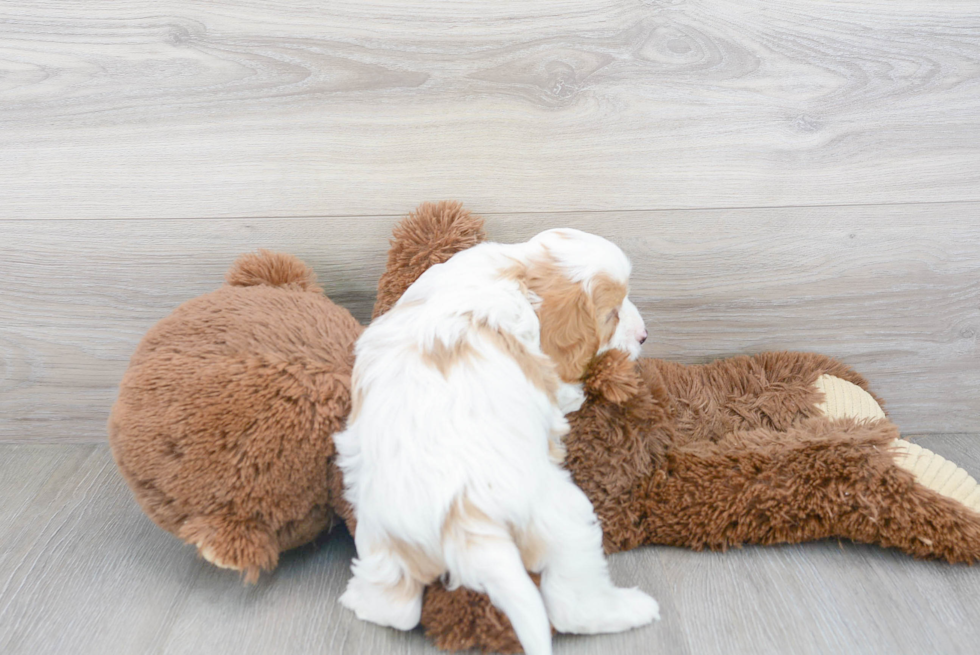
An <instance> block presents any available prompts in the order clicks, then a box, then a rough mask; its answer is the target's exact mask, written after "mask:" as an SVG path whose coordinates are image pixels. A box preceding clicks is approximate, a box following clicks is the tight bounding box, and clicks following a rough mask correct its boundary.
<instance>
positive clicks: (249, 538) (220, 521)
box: [177, 515, 279, 583]
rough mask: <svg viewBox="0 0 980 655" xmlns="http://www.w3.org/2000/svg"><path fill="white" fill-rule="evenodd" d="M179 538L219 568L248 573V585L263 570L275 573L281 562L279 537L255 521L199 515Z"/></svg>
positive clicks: (181, 531)
mask: <svg viewBox="0 0 980 655" xmlns="http://www.w3.org/2000/svg"><path fill="white" fill-rule="evenodd" d="M177 536H178V537H180V538H181V539H183V540H184V541H185V542H186V543H188V544H192V545H194V546H196V547H197V552H198V553H199V554H200V555H201V557H203V558H204V559H206V560H207V561H208V562H211V563H212V564H214V565H215V566H217V567H219V568H223V569H231V570H234V571H239V572H241V573H244V574H245V581H246V582H247V583H254V582H256V581H257V580H258V579H259V571H260V570H263V571H271V570H272V569H274V568H276V564H277V563H278V561H279V544H278V542H277V540H276V538H275V536H274V535H273V534H272V533H271V532H270V530H269V529H268V528H266V527H265V526H263V525H260V524H259V523H258V522H256V521H254V520H237V519H235V518H229V517H222V516H215V515H210V516H197V517H194V518H191V519H188V520H187V521H186V522H184V524H183V525H182V526H181V528H180V530H179V532H178V533H177Z"/></svg>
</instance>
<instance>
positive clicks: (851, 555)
mask: <svg viewBox="0 0 980 655" xmlns="http://www.w3.org/2000/svg"><path fill="white" fill-rule="evenodd" d="M919 443H921V444H922V445H924V446H926V447H928V448H930V449H933V450H935V451H937V452H939V453H941V454H943V455H944V456H946V457H949V458H951V459H952V460H953V461H956V462H958V463H960V464H961V465H963V466H965V467H967V468H969V469H970V470H971V471H972V472H973V473H974V474H977V473H980V469H978V468H977V466H980V435H976V434H970V435H944V436H934V437H929V438H923V439H921V440H920V441H919ZM0 497H3V498H4V499H5V500H4V502H3V503H0V652H3V653H5V654H9V655H55V654H60V653H67V652H70V653H72V654H73V655H102V654H103V653H113V654H118V655H129V654H133V655H144V654H146V653H155V654H159V655H190V654H192V653H209V654H210V655H225V654H228V655H231V654H233V655H252V654H255V655H277V654H279V653H283V654H285V653H331V654H334V653H336V654H338V655H357V654H360V653H378V654H382V653H383V654H384V655H391V654H405V655H418V654H421V653H437V652H439V651H436V650H435V649H434V648H433V647H432V646H431V644H430V642H428V640H426V639H425V638H424V636H423V635H422V634H421V632H420V631H419V630H415V631H413V632H408V633H402V632H397V631H395V630H390V629H385V628H379V627H377V626H374V625H370V624H367V623H364V622H361V621H358V620H357V619H355V618H354V616H353V615H352V614H351V613H350V612H349V611H347V610H345V609H344V608H342V607H341V606H340V605H339V603H338V602H337V598H338V596H339V595H340V593H341V592H342V590H343V588H344V586H345V585H346V582H347V579H348V577H349V575H350V573H349V565H350V560H351V557H353V555H354V547H353V543H352V540H351V539H350V537H349V536H348V535H347V534H346V532H343V531H342V530H341V531H338V532H337V533H335V534H334V535H324V536H322V537H321V538H320V539H319V540H318V542H317V543H315V544H313V545H311V546H307V547H304V548H302V549H299V550H298V551H295V552H292V553H289V554H287V555H285V556H284V557H283V558H282V560H281V563H280V566H279V568H278V569H277V570H276V571H275V573H273V574H272V575H268V576H264V577H263V578H262V579H261V580H260V581H259V583H258V584H257V585H256V586H253V587H247V586H244V585H242V584H241V582H240V581H239V579H238V578H237V577H236V576H235V575H234V574H232V573H229V572H227V571H222V570H219V569H216V568H214V567H212V566H210V565H209V564H207V563H205V562H204V561H203V560H201V559H199V558H197V557H196V555H195V553H194V550H193V549H192V548H190V547H188V546H184V545H183V544H181V543H180V542H179V541H178V540H177V539H175V538H174V537H172V536H170V535H169V534H166V533H165V532H163V531H162V530H160V529H158V528H157V527H156V526H154V525H153V524H152V523H151V522H150V521H149V519H147V518H146V517H145V516H144V515H143V514H142V513H141V512H140V510H139V508H138V507H137V505H136V503H135V501H134V500H133V498H132V496H131V495H130V493H129V490H128V489H127V488H126V486H125V484H124V483H123V481H122V479H121V478H120V476H119V474H118V473H117V471H116V470H115V467H114V466H113V463H112V458H111V456H110V454H109V451H108V448H107V447H106V446H104V445H84V446H80V445H46V446H36V445H35V446H28V445H21V446H17V445H9V444H8V445H0ZM610 566H611V570H612V574H613V577H614V579H615V580H616V582H617V583H618V584H620V585H638V586H640V587H641V588H642V589H644V590H646V591H648V592H650V593H652V594H653V595H654V596H655V597H656V598H657V600H658V601H660V604H661V611H662V616H663V619H662V620H661V621H660V622H659V623H657V624H655V625H653V626H651V627H648V628H643V629H640V630H636V631H633V632H629V633H623V634H616V635H602V636H596V637H582V636H572V635H560V636H559V637H557V638H556V640H555V652H556V653H557V654H558V655H573V654H575V655H599V654H600V653H672V654H673V653H698V654H706V655H713V654H719V655H739V654H743V653H744V654H750V655H756V654H759V653H762V654H768V653H774V654H775V653H789V652H792V653H800V654H803V655H807V654H810V653H828V652H845V653H882V654H888V655H902V654H904V653H909V654H912V653H914V654H916V655H918V654H920V653H966V652H972V651H973V646H974V645H975V644H976V643H977V640H978V639H980V624H978V623H977V621H976V616H977V613H978V612H980V597H978V595H977V593H976V590H977V588H978V585H980V569H978V568H977V567H965V566H950V565H946V564H939V563H934V562H918V561H915V560H913V559H911V558H909V557H907V556H905V555H903V554H901V553H897V552H894V551H888V550H883V549H879V548H875V547H865V546H858V545H854V544H851V543H849V542H848V543H841V544H838V543H837V542H817V543H810V544H803V545H801V546H786V547H767V548H746V549H744V550H735V551H730V552H728V553H694V552H690V551H687V550H682V549H674V548H664V547H648V548H641V549H638V550H635V551H632V552H629V553H621V554H617V555H614V556H612V557H611V558H610Z"/></svg>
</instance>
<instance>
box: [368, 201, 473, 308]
mask: <svg viewBox="0 0 980 655" xmlns="http://www.w3.org/2000/svg"><path fill="white" fill-rule="evenodd" d="M486 238H487V235H486V233H485V232H484V231H483V219H482V218H479V217H477V216H472V215H470V212H469V211H467V210H466V209H464V208H463V204H462V203H460V202H454V201H442V202H439V203H431V202H425V203H422V204H421V205H419V206H418V207H417V208H416V209H415V211H414V212H412V213H411V214H409V215H408V216H407V217H406V218H404V219H403V220H402V221H401V222H400V223H398V225H396V226H395V229H394V230H393V231H392V234H391V247H390V248H389V249H388V265H387V266H386V267H385V272H384V274H383V275H382V276H381V279H380V280H379V281H378V299H377V301H376V302H375V304H374V313H373V314H372V315H371V318H377V317H379V316H381V315H382V314H384V313H385V312H387V311H388V310H389V309H391V307H392V305H394V304H395V303H396V302H398V299H399V298H401V296H402V294H403V293H405V289H407V288H408V287H409V286H411V284H412V283H413V282H415V280H417V279H418V278H419V276H420V275H422V273H424V272H425V271H426V269H428V268H429V267H430V266H433V265H435V264H441V263H442V262H444V261H446V260H448V259H449V258H450V257H452V256H453V255H455V254H456V253H457V252H459V251H461V250H466V249H467V248H472V247H473V246H475V245H476V244H478V243H480V242H481V241H485V240H486Z"/></svg>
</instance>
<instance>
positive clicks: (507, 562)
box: [444, 523, 551, 655]
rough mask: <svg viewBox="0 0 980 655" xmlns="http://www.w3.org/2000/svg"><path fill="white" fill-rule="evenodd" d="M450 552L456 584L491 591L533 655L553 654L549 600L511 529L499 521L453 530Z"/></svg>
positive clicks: (448, 557) (452, 578)
mask: <svg viewBox="0 0 980 655" xmlns="http://www.w3.org/2000/svg"><path fill="white" fill-rule="evenodd" d="M444 548H445V550H444V552H445V556H446V563H447V565H448V567H449V573H450V582H451V585H450V588H454V587H455V586H456V585H460V584H461V585H463V586H465V587H469V588H470V589H473V590H475V591H479V592H483V593H486V594H487V595H488V596H489V597H490V602H492V603H493V604H494V605H496V606H497V607H498V608H500V610H501V611H503V613H504V614H506V615H507V618H508V619H510V623H511V625H512V626H513V627H514V632H516V633H517V638H518V639H519V640H520V642H521V647H522V648H523V649H524V652H525V653H527V655H551V624H550V623H549V622H548V615H547V613H546V612H545V607H544V601H542V599H541V594H540V593H539V592H538V588H537V587H535V586H534V583H533V582H532V581H531V578H530V576H528V574H527V571H526V570H525V568H524V563H523V562H522V561H521V554H520V551H518V549H517V546H516V545H515V544H514V542H513V540H512V538H511V536H510V534H509V532H508V531H507V530H506V529H504V528H503V527H501V526H498V525H495V524H492V523H491V524H484V525H480V526H478V527H477V526H471V528H459V529H455V530H452V531H450V532H449V533H448V534H447V535H446V538H445V542H444Z"/></svg>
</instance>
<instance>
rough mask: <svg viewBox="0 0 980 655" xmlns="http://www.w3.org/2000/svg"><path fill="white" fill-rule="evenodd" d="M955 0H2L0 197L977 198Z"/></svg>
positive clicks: (699, 201) (233, 212)
mask: <svg viewBox="0 0 980 655" xmlns="http://www.w3.org/2000/svg"><path fill="white" fill-rule="evenodd" d="M978 25H980V5H977V3H976V2H971V1H968V0H935V1H933V2H929V3H921V2H916V1H915V0H864V1H862V2H849V3H840V2H834V1H831V0H818V1H813V0H792V1H790V2H783V3H772V2H768V1H766V0H734V1H732V0H700V1H699V0H691V1H678V2H673V1H667V0H663V1H661V0H647V1H633V0H561V1H556V2H547V3H530V2H525V1H524V0H502V1H499V2H493V3H473V2H462V1H449V2H437V3H433V2H420V1H417V0H416V1H410V2H405V1H403V0H370V1H369V2H362V1H361V0H336V1H332V2H329V3H325V2H315V1H313V0H263V1H262V2H258V1H255V0H215V1H213V2H208V3H200V2H190V1H189V0H93V1H90V2H85V3H64V2H56V1H55V0H7V1H6V2H4V3H3V6H2V7H0V99H2V102H0V199H2V200H0V217H12V218H24V219H34V218H76V217H89V218H137V217H156V218H184V217H190V218H196V217H255V216H323V215H331V216H345V215H351V214H388V215H393V214H397V213H399V212H401V211H403V209H404V208H405V207H406V206H408V205H411V204H414V203H416V202H418V201H419V200H420V199H425V198H436V197H458V198H464V199H466V200H467V201H468V202H470V203H472V205H473V206H474V208H476V209H478V210H480V211H484V212H511V211H559V210H605V209H660V208H698V207H755V206H775V205H779V206H783V205H815V204H843V203H899V202H918V201H951V200H961V201H962V200H980V65H978V61H980V39H978V35H980V28H978Z"/></svg>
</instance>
